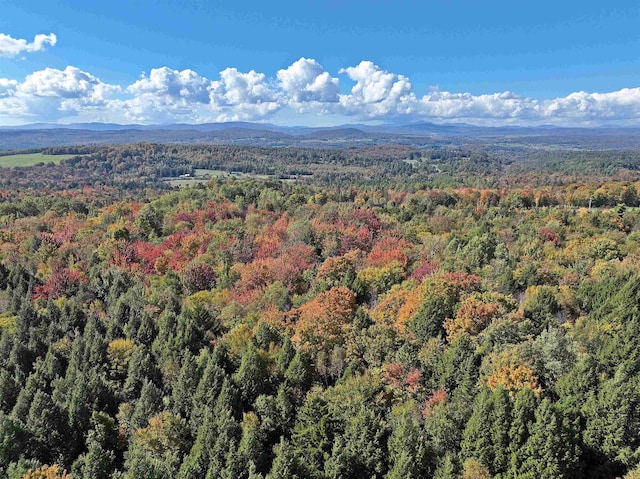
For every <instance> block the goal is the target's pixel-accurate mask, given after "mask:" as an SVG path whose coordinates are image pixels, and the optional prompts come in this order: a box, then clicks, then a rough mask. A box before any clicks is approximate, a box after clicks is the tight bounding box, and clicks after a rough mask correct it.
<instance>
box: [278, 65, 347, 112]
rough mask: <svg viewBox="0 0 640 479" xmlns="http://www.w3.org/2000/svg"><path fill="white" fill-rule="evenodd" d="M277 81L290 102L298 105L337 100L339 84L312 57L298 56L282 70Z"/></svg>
mask: <svg viewBox="0 0 640 479" xmlns="http://www.w3.org/2000/svg"><path fill="white" fill-rule="evenodd" d="M277 77H278V81H279V82H280V87H281V88H282V90H283V91H284V92H285V93H286V95H287V97H288V98H289V100H290V102H291V103H294V104H296V105H297V106H298V107H300V106H302V105H303V104H304V103H306V102H319V103H333V102H337V101H338V93H339V92H340V86H339V84H338V79H337V78H332V77H331V75H330V74H329V72H327V71H325V70H324V68H323V67H322V65H320V63H318V62H317V61H316V60H314V59H312V58H304V57H302V58H300V60H298V61H296V62H294V63H293V64H292V65H291V66H289V67H288V68H286V69H284V70H279V71H278V74H277Z"/></svg>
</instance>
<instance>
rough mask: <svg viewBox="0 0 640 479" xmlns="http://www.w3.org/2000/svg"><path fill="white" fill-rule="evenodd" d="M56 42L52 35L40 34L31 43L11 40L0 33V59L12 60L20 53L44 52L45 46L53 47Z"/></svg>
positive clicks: (19, 39)
mask: <svg viewBox="0 0 640 479" xmlns="http://www.w3.org/2000/svg"><path fill="white" fill-rule="evenodd" d="M57 41H58V38H57V37H56V36H55V34H53V33H50V34H48V35H44V34H42V33H40V34H38V35H36V36H35V37H34V39H33V42H31V43H29V42H28V41H27V40H25V39H23V38H13V37H11V36H9V35H7V34H4V33H0V57H8V58H13V57H16V56H18V55H20V54H21V53H26V52H39V51H42V50H44V49H45V47H46V46H47V45H50V46H54V45H55V44H56V42H57Z"/></svg>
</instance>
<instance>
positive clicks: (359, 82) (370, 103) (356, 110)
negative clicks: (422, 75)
mask: <svg viewBox="0 0 640 479" xmlns="http://www.w3.org/2000/svg"><path fill="white" fill-rule="evenodd" d="M340 73H344V74H346V75H347V76H348V77H349V78H350V79H351V80H353V81H355V82H356V84H355V85H354V86H353V88H352V89H351V94H350V95H340V104H341V105H342V106H343V107H344V109H345V111H346V112H347V113H350V114H355V115H358V116H366V117H371V118H376V117H381V116H386V115H398V114H400V115H402V114H405V115H406V114H409V113H411V112H412V111H413V108H414V106H415V95H414V94H413V92H412V87H411V82H410V81H409V79H408V78H407V77H405V76H404V75H397V74H395V73H390V72H388V71H386V70H383V69H382V68H380V67H379V66H378V65H376V64H375V63H373V62H370V61H362V62H360V63H359V64H358V65H357V66H354V67H349V68H343V69H342V70H340Z"/></svg>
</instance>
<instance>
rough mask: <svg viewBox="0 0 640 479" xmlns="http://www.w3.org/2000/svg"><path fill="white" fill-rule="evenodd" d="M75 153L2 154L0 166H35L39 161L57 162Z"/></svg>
mask: <svg viewBox="0 0 640 479" xmlns="http://www.w3.org/2000/svg"><path fill="white" fill-rule="evenodd" d="M73 156H75V155H44V154H42V153H29V154H24V155H8V156H0V168H11V167H14V166H33V165H35V164H38V163H55V164H58V163H60V162H61V161H62V160H66V159H67V158H71V157H73Z"/></svg>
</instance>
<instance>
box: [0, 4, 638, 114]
mask: <svg viewBox="0 0 640 479" xmlns="http://www.w3.org/2000/svg"><path fill="white" fill-rule="evenodd" d="M638 25H640V7H639V6H638V5H637V4H636V3H635V2H621V1H618V2H616V1H609V2H606V3H603V2H590V1H582V2H574V1H564V2H561V1H558V0H556V1H553V2H551V1H546V0H542V1H536V2H514V1H513V0H511V1H503V0H494V1H492V0H476V1H473V0H438V1H417V0H412V1H409V0H396V1H376V0H370V1H358V0H352V1H349V0H342V1H339V0H310V1H302V0H299V1H296V2H289V1H280V2H264V1H262V2H258V1H237V0H236V1H234V2H229V1H217V2H216V1H194V0H182V1H177V0H161V1H157V2H146V1H144V2H142V1H137V2H136V1H122V0H113V1H110V2H87V1H86V0H85V1H64V2H60V1H55V0H47V1H29V0H22V1H20V2H14V1H5V0H0V34H1V35H0V124H19V123H30V122H35V121H57V122H63V123H64V122H75V121H115V122H119V123H166V122H202V121H224V120H249V121H270V122H274V123H286V124H338V123H347V122H354V123H355V122H375V123H380V122H400V123H403V122H404V123H408V122H412V121H435V122H454V121H468V122H471V123H478V124H542V123H544V124H547V123H552V124H560V125H597V124H633V125H635V124H638V123H640V90H639V89H638V87H640V35H638V33H637V31H638ZM36 35H41V36H43V35H46V37H40V39H39V40H37V38H38V37H36ZM142 75H144V76H142Z"/></svg>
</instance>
